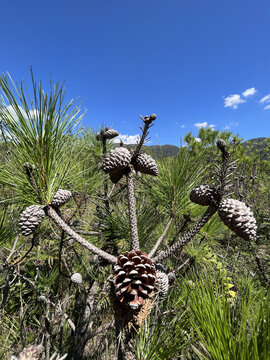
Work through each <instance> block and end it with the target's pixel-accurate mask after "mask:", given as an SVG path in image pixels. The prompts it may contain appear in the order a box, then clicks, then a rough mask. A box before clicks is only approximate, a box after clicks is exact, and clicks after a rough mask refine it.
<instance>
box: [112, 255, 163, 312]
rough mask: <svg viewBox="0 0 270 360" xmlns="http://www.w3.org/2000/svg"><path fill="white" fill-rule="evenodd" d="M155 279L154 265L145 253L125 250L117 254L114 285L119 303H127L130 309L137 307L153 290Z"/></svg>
mask: <svg viewBox="0 0 270 360" xmlns="http://www.w3.org/2000/svg"><path fill="white" fill-rule="evenodd" d="M155 280H156V270H155V267H154V265H153V263H152V261H151V260H150V259H149V258H148V256H147V255H146V254H145V253H143V252H141V251H140V250H136V251H130V252H128V251H126V252H125V253H124V254H122V255H119V256H118V260H117V265H116V266H115V268H114V286H115V292H116V295H117V297H118V299H119V301H120V302H121V303H125V304H128V305H129V306H130V307H131V308H132V309H137V308H139V307H140V306H141V305H142V304H143V302H144V300H145V299H147V298H149V295H150V294H151V293H152V292H153V291H154V286H153V285H154V283H155Z"/></svg>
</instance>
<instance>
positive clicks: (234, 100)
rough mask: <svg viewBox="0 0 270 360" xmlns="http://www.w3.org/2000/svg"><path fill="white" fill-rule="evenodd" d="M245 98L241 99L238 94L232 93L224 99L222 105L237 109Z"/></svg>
mask: <svg viewBox="0 0 270 360" xmlns="http://www.w3.org/2000/svg"><path fill="white" fill-rule="evenodd" d="M245 102H246V100H244V99H242V98H241V96H240V95H239V94H232V95H229V96H227V97H226V98H225V99H224V107H231V108H233V109H237V108H238V106H239V105H240V104H243V103H245Z"/></svg>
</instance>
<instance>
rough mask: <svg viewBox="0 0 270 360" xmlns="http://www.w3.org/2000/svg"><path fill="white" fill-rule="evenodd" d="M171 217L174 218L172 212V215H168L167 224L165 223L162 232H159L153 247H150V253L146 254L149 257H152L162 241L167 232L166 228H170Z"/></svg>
mask: <svg viewBox="0 0 270 360" xmlns="http://www.w3.org/2000/svg"><path fill="white" fill-rule="evenodd" d="M173 219H174V215H173V214H172V215H171V216H170V218H169V221H168V223H167V225H166V227H165V229H164V231H163V233H162V234H161V236H160V238H159V239H158V240H157V242H156V243H155V245H154V247H153V249H152V250H151V251H150V253H149V254H148V256H149V257H150V258H152V257H153V256H154V255H155V253H156V251H157V249H158V247H159V245H160V244H161V243H162V241H163V240H164V238H165V236H166V234H167V232H168V230H169V228H170V226H171V223H172V221H173Z"/></svg>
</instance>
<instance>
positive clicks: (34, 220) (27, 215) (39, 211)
mask: <svg viewBox="0 0 270 360" xmlns="http://www.w3.org/2000/svg"><path fill="white" fill-rule="evenodd" d="M44 217H45V212H44V210H43V208H42V207H41V206H39V205H31V206H28V207H27V208H26V209H25V210H24V211H23V212H22V213H21V214H20V219H19V229H20V231H21V233H22V234H23V235H24V236H29V235H31V234H32V233H33V232H34V231H35V230H36V228H37V227H38V226H39V225H40V223H41V222H42V220H43V219H44Z"/></svg>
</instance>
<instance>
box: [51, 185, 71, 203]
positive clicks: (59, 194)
mask: <svg viewBox="0 0 270 360" xmlns="http://www.w3.org/2000/svg"><path fill="white" fill-rule="evenodd" d="M71 197H72V193H71V191H69V190H63V189H59V190H58V191H56V193H55V195H54V197H53V199H52V202H51V205H54V206H62V205H64V204H65V203H66V202H68V201H69V199H70V198H71Z"/></svg>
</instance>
